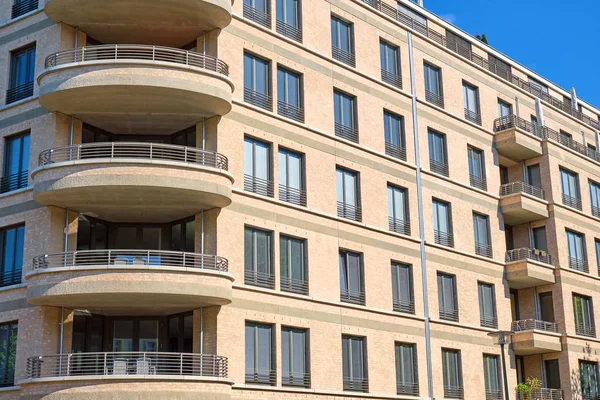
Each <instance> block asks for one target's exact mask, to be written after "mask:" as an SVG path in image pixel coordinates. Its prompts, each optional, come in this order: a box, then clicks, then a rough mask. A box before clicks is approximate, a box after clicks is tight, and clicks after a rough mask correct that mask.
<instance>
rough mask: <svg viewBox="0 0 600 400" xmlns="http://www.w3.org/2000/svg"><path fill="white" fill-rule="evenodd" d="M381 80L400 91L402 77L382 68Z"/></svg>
mask: <svg viewBox="0 0 600 400" xmlns="http://www.w3.org/2000/svg"><path fill="white" fill-rule="evenodd" d="M381 80H382V81H383V82H385V83H389V84H390V85H392V86H395V87H397V88H398V89H402V76H400V75H396V74H394V73H392V72H389V71H386V70H385V69H383V68H382V69H381Z"/></svg>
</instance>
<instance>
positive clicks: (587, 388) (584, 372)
mask: <svg viewBox="0 0 600 400" xmlns="http://www.w3.org/2000/svg"><path fill="white" fill-rule="evenodd" d="M579 380H580V381H581V396H582V399H583V400H588V399H590V400H591V399H597V398H598V394H599V391H598V363H595V362H591V361H584V360H579Z"/></svg>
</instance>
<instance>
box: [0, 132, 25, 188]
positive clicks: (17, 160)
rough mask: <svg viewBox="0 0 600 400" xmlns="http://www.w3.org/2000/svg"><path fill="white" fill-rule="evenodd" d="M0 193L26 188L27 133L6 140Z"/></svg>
mask: <svg viewBox="0 0 600 400" xmlns="http://www.w3.org/2000/svg"><path fill="white" fill-rule="evenodd" d="M4 144H5V147H4V168H3V170H2V180H0V193H6V192H10V191H13V190H17V189H21V188H25V187H27V184H28V182H29V132H27V133H23V134H20V135H16V136H10V137H8V138H6V141H5V142H4Z"/></svg>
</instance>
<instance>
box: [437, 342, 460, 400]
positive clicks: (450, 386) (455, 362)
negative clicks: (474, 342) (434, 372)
mask: <svg viewBox="0 0 600 400" xmlns="http://www.w3.org/2000/svg"><path fill="white" fill-rule="evenodd" d="M460 358H461V357H460V350H450V349H442V369H443V372H444V397H446V398H448V399H462V398H463V397H464V390H463V382H462V368H461V359H460Z"/></svg>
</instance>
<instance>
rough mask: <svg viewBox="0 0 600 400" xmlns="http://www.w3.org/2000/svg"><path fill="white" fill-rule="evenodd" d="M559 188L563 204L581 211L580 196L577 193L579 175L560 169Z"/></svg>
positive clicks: (578, 192)
mask: <svg viewBox="0 0 600 400" xmlns="http://www.w3.org/2000/svg"><path fill="white" fill-rule="evenodd" d="M560 187H561V191H562V202H563V204H564V205H566V206H568V207H572V208H575V209H577V210H579V211H581V210H582V207H581V195H580V191H579V175H578V174H576V173H575V172H572V171H569V170H566V169H563V168H561V169H560Z"/></svg>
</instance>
